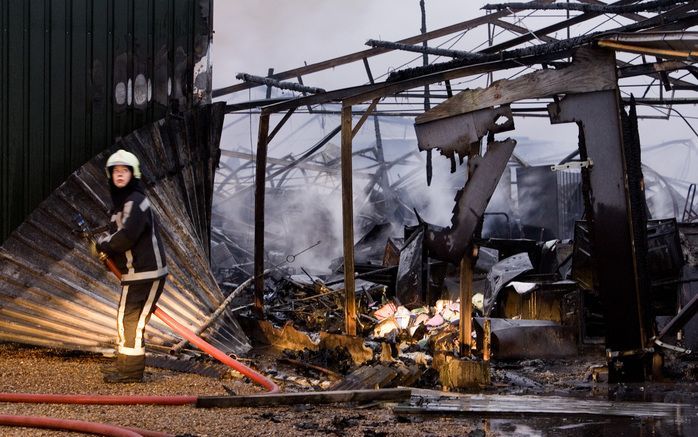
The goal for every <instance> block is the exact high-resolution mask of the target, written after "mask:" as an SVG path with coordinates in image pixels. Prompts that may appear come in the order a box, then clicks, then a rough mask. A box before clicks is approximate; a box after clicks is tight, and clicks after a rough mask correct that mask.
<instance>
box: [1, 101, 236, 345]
mask: <svg viewBox="0 0 698 437" xmlns="http://www.w3.org/2000/svg"><path fill="white" fill-rule="evenodd" d="M224 107H225V105H224V104H215V105H208V106H204V107H201V108H198V109H195V110H192V111H190V112H187V113H185V114H183V116H181V117H179V116H177V117H174V116H173V117H168V118H167V119H165V120H161V121H158V122H156V123H153V124H151V125H149V126H146V127H143V128H141V129H138V130H136V131H135V132H133V133H131V134H130V135H127V136H126V137H124V138H123V139H122V140H121V141H120V142H118V143H117V144H115V145H114V146H113V147H111V148H110V149H109V150H107V151H104V152H102V153H100V154H99V155H97V156H96V157H95V158H93V159H92V160H90V161H89V162H88V163H87V164H85V165H83V166H82V167H80V168H79V169H78V170H77V171H76V172H74V173H73V174H71V175H70V177H68V179H67V180H66V181H65V182H64V183H63V184H62V185H61V186H60V187H58V188H57V189H56V190H55V191H54V192H53V193H52V194H51V195H50V196H49V197H48V198H46V199H45V200H44V201H43V202H41V204H40V205H39V207H38V208H36V209H35V210H34V211H33V212H32V213H31V214H30V215H29V217H28V218H27V220H26V221H25V222H24V223H23V224H22V225H21V226H19V227H18V228H17V229H16V230H15V231H14V232H13V233H12V234H11V235H10V236H9V238H8V239H7V240H6V241H5V243H4V244H3V246H2V247H0V340H6V341H14V342H20V343H27V344H35V345H41V346H49V347H60V348H68V349H81V350H92V351H99V352H104V351H111V350H112V349H113V347H114V344H113V343H114V340H115V339H116V306H117V304H118V300H119V293H120V286H119V284H118V282H117V280H116V279H115V278H114V277H113V275H111V273H109V272H108V271H107V270H106V269H105V268H104V267H103V266H102V265H101V263H100V262H99V260H98V259H96V258H95V257H93V256H92V255H90V253H89V250H88V245H87V243H86V242H85V241H84V240H83V239H82V238H81V236H80V235H78V234H76V233H75V232H74V231H75V228H76V225H75V223H74V220H73V218H74V216H75V214H77V213H79V214H81V215H82V216H84V217H85V220H86V221H87V222H88V223H89V224H90V225H91V226H93V227H95V226H99V225H103V224H106V223H107V222H108V220H109V216H108V214H107V211H108V208H109V205H110V200H109V199H110V196H109V189H108V186H107V182H106V177H105V172H104V165H105V163H106V159H107V157H108V156H109V154H111V153H113V151H114V150H116V149H118V148H124V149H126V150H129V151H131V152H133V153H134V154H136V155H137V156H138V158H139V160H140V161H141V164H142V173H143V180H144V182H145V184H146V192H147V195H148V198H149V199H150V202H151V204H152V207H153V209H154V211H155V213H156V214H157V216H158V219H159V221H160V224H161V227H160V228H161V235H162V239H163V243H164V245H165V250H166V252H167V257H168V267H169V271H170V274H169V275H168V277H167V283H166V285H165V291H164V293H163V295H162V297H161V298H160V301H159V302H158V305H159V306H161V307H162V308H163V309H164V310H165V311H167V312H168V313H169V314H171V315H172V316H173V317H175V318H176V319H177V320H178V321H180V322H182V323H184V324H185V325H189V326H190V327H192V328H193V329H195V328H196V327H198V326H200V325H202V324H203V322H204V321H205V320H206V319H207V317H208V316H209V315H210V314H211V313H213V311H214V310H215V309H216V308H217V307H218V306H219V305H220V304H221V302H222V301H223V299H224V296H223V294H222V293H221V291H220V289H219V287H218V284H217V283H216V280H215V279H214V277H213V274H212V273H211V270H210V267H209V261H208V259H209V258H208V254H207V252H208V249H207V248H208V241H209V240H208V232H209V231H208V227H209V226H210V208H211V203H210V202H211V193H212V190H213V184H212V180H213V175H214V171H215V167H216V166H217V164H218V158H219V156H220V153H219V149H218V142H219V139H220V131H221V129H222V126H223V116H224V112H223V111H224ZM204 335H205V336H207V338H208V340H209V341H210V342H212V343H213V344H214V345H216V346H217V347H219V348H221V349H222V350H224V351H226V352H228V353H244V352H246V351H247V350H249V347H250V346H249V344H248V340H247V338H246V336H245V335H244V333H243V332H242V330H241V329H240V327H239V325H238V324H237V321H236V320H235V318H234V317H233V315H232V313H224V315H223V316H222V317H221V318H220V319H219V320H218V322H217V323H215V324H214V325H213V326H212V327H211V328H209V330H207V331H205V333H204ZM146 336H147V338H146V342H147V343H149V344H153V345H162V346H171V345H173V344H176V343H177V342H179V341H180V340H181V339H180V338H178V337H177V336H175V335H174V334H173V333H172V332H171V331H170V330H169V329H168V328H167V327H166V326H165V325H164V324H163V323H162V322H160V321H159V320H158V319H157V318H156V317H153V318H152V319H151V321H150V323H149V324H148V328H147V330H146Z"/></svg>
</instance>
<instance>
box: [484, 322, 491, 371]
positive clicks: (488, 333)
mask: <svg viewBox="0 0 698 437" xmlns="http://www.w3.org/2000/svg"><path fill="white" fill-rule="evenodd" d="M483 331H484V333H483V338H482V361H489V360H490V355H491V351H490V349H491V348H490V344H491V341H490V340H491V338H492V323H491V322H490V319H489V318H487V319H485V326H484V327H483Z"/></svg>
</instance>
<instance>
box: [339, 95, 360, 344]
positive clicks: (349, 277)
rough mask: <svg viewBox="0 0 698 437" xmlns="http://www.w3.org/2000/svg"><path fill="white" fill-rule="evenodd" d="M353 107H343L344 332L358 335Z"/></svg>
mask: <svg viewBox="0 0 698 437" xmlns="http://www.w3.org/2000/svg"><path fill="white" fill-rule="evenodd" d="M351 148H352V131H351V106H343V107H342V154H341V158H342V225H343V229H344V290H345V296H346V302H345V303H344V330H345V334H347V335H356V297H355V295H354V205H353V201H354V195H353V190H352V163H351V158H352V154H351Z"/></svg>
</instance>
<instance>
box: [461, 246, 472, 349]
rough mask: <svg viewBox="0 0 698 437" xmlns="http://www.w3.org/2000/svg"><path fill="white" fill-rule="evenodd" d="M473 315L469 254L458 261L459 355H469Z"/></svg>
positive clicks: (470, 260) (470, 258)
mask: <svg viewBox="0 0 698 437" xmlns="http://www.w3.org/2000/svg"><path fill="white" fill-rule="evenodd" d="M472 314H473V260H472V257H471V256H470V253H467V254H466V255H464V256H463V259H461V261H460V323H459V331H460V332H459V336H458V340H459V343H460V355H461V356H462V357H464V356H469V355H470V344H471V340H472V337H471V335H470V332H471V330H472Z"/></svg>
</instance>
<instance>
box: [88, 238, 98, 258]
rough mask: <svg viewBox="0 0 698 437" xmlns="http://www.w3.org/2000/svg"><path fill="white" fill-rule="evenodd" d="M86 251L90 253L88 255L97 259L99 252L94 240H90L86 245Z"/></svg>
mask: <svg viewBox="0 0 698 437" xmlns="http://www.w3.org/2000/svg"><path fill="white" fill-rule="evenodd" d="M87 246H88V249H89V251H90V255H92V256H93V257H95V258H98V257H99V250H97V243H96V242H95V241H94V240H90V242H89V243H88V244H87Z"/></svg>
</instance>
